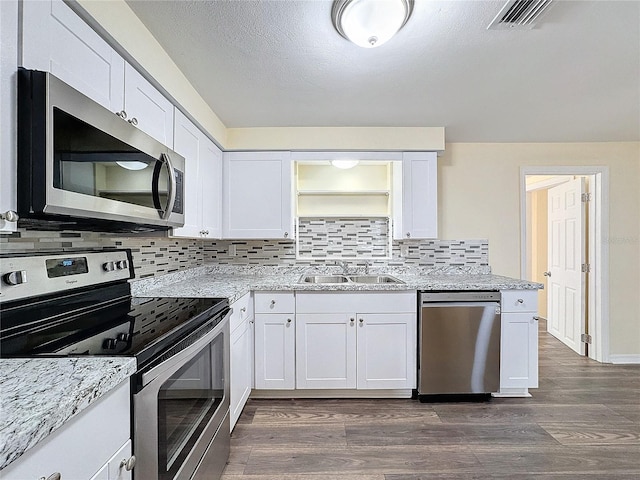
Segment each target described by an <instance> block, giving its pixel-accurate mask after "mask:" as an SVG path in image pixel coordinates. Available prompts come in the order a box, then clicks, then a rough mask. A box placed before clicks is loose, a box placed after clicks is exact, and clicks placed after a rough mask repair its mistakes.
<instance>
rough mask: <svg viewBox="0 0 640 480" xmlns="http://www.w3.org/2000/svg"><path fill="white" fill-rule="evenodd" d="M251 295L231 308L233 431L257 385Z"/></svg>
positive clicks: (231, 421) (231, 412) (231, 408)
mask: <svg viewBox="0 0 640 480" xmlns="http://www.w3.org/2000/svg"><path fill="white" fill-rule="evenodd" d="M252 300H253V299H252V297H251V294H250V293H247V294H246V295H245V296H244V297H242V298H241V299H239V300H237V301H236V302H234V303H233V304H232V305H231V307H232V308H233V313H232V314H231V319H230V324H231V375H230V378H231V381H230V423H231V430H233V427H234V426H235V424H236V422H237V421H238V418H240V415H241V414H242V409H243V408H244V406H245V405H246V403H247V400H248V398H249V395H250V394H251V387H252V385H253V324H254V319H253V308H252V306H253V301H252Z"/></svg>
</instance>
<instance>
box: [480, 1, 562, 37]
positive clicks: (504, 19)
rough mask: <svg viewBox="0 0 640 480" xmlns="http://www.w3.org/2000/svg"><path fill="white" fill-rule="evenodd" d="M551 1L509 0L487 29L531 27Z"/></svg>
mask: <svg viewBox="0 0 640 480" xmlns="http://www.w3.org/2000/svg"><path fill="white" fill-rule="evenodd" d="M552 2H553V0H509V1H508V2H507V3H506V4H505V5H504V7H502V9H501V10H500V12H499V13H498V15H497V16H496V18H494V19H493V21H492V22H491V23H490V24H489V26H488V27H487V29H491V30H503V29H509V28H518V29H531V28H533V27H535V26H536V22H537V21H538V20H539V19H540V17H541V16H542V14H543V13H545V12H546V11H547V10H548V9H549V5H551V3H552Z"/></svg>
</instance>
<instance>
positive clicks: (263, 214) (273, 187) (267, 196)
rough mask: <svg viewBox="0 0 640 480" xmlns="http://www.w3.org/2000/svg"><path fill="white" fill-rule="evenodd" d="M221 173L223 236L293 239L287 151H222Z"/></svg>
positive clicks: (289, 169) (288, 156)
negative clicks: (222, 175)
mask: <svg viewBox="0 0 640 480" xmlns="http://www.w3.org/2000/svg"><path fill="white" fill-rule="evenodd" d="M223 172H224V184H223V188H224V190H225V193H224V207H223V237H224V238H288V239H292V238H293V235H292V229H291V227H292V225H293V220H292V216H291V204H292V201H291V196H292V191H291V154H290V153H289V152H229V153H225V154H224V157H223Z"/></svg>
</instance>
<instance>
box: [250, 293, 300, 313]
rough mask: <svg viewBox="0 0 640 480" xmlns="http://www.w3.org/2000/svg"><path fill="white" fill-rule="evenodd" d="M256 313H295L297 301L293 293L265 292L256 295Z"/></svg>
mask: <svg viewBox="0 0 640 480" xmlns="http://www.w3.org/2000/svg"><path fill="white" fill-rule="evenodd" d="M255 311H256V313H294V312H295V311H296V301H295V297H294V295H293V292H284V293H281V292H264V293H256V294H255Z"/></svg>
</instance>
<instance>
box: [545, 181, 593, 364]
mask: <svg viewBox="0 0 640 480" xmlns="http://www.w3.org/2000/svg"><path fill="white" fill-rule="evenodd" d="M584 191H585V182H584V178H582V177H581V178H578V179H575V180H572V181H570V182H566V183H564V184H562V185H559V186H557V187H553V188H550V189H549V190H548V195H549V199H548V222H549V225H548V235H549V261H548V272H549V274H550V277H549V294H548V309H547V315H548V317H549V318H548V322H547V330H548V331H549V333H551V334H552V335H553V336H555V337H556V338H558V339H559V340H560V341H562V342H563V343H565V344H566V345H567V346H569V347H570V348H571V349H573V350H574V351H576V352H577V353H579V354H581V355H584V353H585V348H584V343H582V341H581V335H582V334H583V333H585V321H584V319H585V301H584V293H585V274H584V273H583V272H582V264H583V263H584V261H585V231H584V227H585V208H584V203H583V202H582V194H583V193H584Z"/></svg>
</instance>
